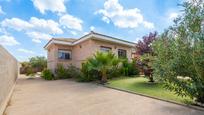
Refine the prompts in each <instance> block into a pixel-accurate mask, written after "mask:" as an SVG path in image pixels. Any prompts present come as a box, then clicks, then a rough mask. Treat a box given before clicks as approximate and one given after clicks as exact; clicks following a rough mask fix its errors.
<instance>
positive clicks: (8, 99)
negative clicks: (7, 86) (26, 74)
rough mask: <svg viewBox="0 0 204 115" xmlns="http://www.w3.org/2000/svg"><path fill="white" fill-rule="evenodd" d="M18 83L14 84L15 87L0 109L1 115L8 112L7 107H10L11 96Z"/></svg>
mask: <svg viewBox="0 0 204 115" xmlns="http://www.w3.org/2000/svg"><path fill="white" fill-rule="evenodd" d="M16 82H17V80H16V81H15V82H14V84H13V86H12V88H11V90H10V92H9V94H8V96H7V97H6V99H5V101H4V102H3V104H2V107H1V108H0V115H3V114H4V112H5V110H6V107H7V106H8V103H9V101H10V99H11V96H12V94H13V91H14V88H15V86H16Z"/></svg>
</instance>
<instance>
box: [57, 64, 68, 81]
mask: <svg viewBox="0 0 204 115" xmlns="http://www.w3.org/2000/svg"><path fill="white" fill-rule="evenodd" d="M55 74H56V78H57V79H67V78H70V77H71V76H70V75H69V73H68V71H67V69H66V68H65V67H64V66H63V65H62V64H58V65H57V69H56V70H55Z"/></svg>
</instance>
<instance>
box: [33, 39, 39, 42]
mask: <svg viewBox="0 0 204 115" xmlns="http://www.w3.org/2000/svg"><path fill="white" fill-rule="evenodd" d="M32 41H33V42H35V43H41V41H40V40H39V39H32Z"/></svg>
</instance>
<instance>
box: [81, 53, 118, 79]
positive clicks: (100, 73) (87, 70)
mask: <svg viewBox="0 0 204 115" xmlns="http://www.w3.org/2000/svg"><path fill="white" fill-rule="evenodd" d="M118 65H119V59H118V58H117V57H116V56H115V55H114V54H113V53H111V52H97V53H96V54H95V55H94V56H93V57H91V58H89V59H88V60H87V61H86V62H85V63H84V64H83V65H82V73H83V79H86V80H96V79H100V80H101V82H102V83H105V82H107V79H108V74H109V72H110V71H111V70H112V69H113V68H115V67H117V66H118Z"/></svg>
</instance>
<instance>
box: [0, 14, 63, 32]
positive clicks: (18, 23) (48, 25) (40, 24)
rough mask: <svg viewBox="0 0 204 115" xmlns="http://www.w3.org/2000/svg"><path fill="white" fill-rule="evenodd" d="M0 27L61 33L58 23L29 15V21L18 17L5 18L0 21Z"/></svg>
mask: <svg viewBox="0 0 204 115" xmlns="http://www.w3.org/2000/svg"><path fill="white" fill-rule="evenodd" d="M1 25H2V27H8V28H12V29H15V30H17V31H22V30H24V31H33V30H35V31H36V30H37V31H40V32H45V33H49V34H62V33H63V31H62V30H61V29H60V27H59V24H58V23H57V22H55V21H53V20H45V19H38V18H36V17H31V18H30V20H29V21H25V20H22V19H19V18H11V19H5V20H3V21H2V22H1Z"/></svg>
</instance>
